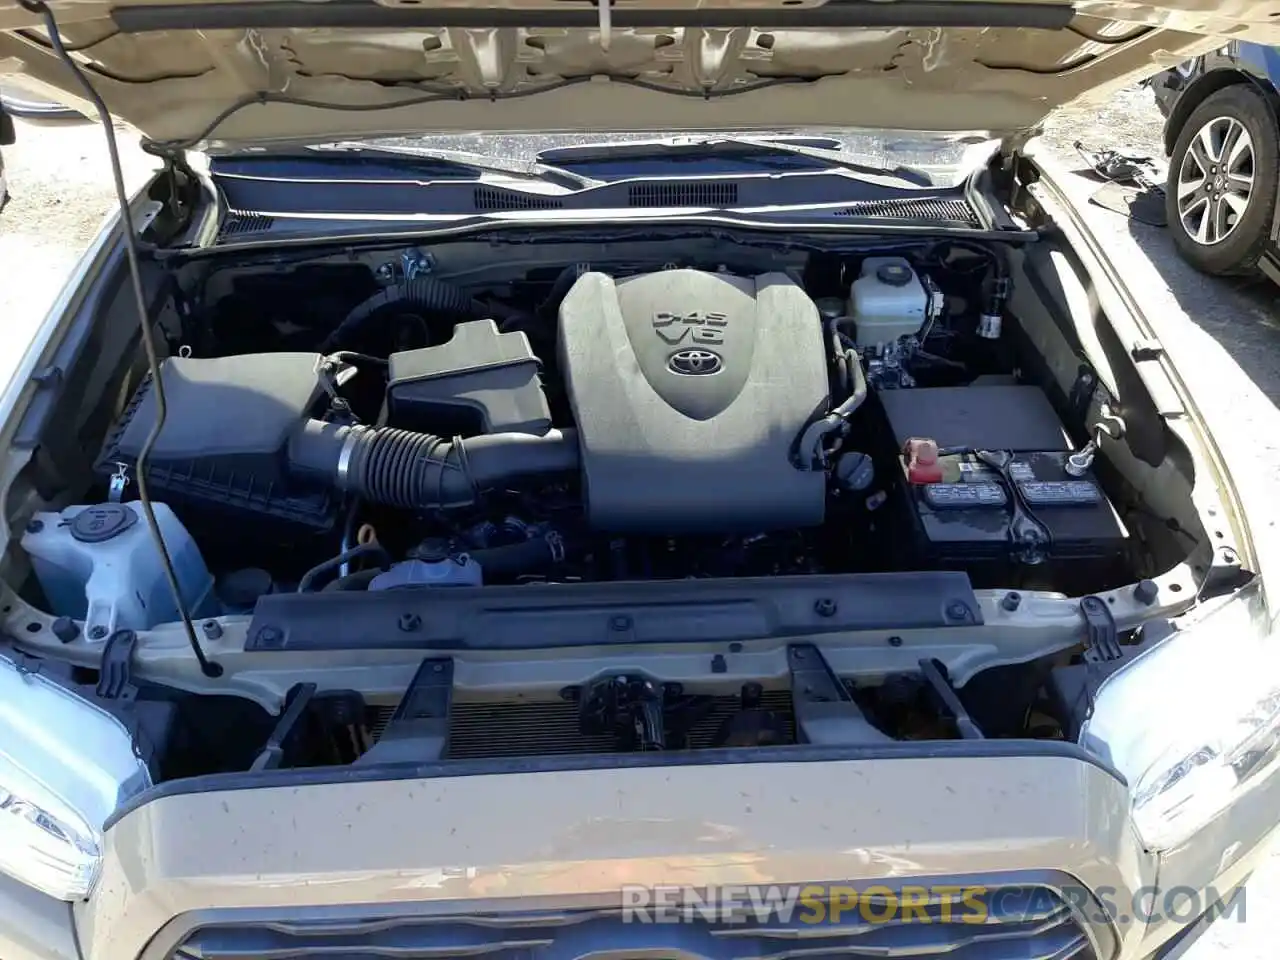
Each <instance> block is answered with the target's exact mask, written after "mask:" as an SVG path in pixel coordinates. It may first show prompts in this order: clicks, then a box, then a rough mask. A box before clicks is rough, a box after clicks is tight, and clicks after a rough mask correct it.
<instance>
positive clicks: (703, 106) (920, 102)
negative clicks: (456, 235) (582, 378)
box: [0, 0, 1280, 149]
mask: <svg viewBox="0 0 1280 960" xmlns="http://www.w3.org/2000/svg"><path fill="white" fill-rule="evenodd" d="M49 5H50V7H52V9H53V12H54V14H55V16H56V17H57V19H58V23H59V24H60V26H61V28H62V29H61V33H62V36H63V39H64V41H65V43H66V44H67V46H68V47H69V48H70V49H71V50H73V51H75V56H76V57H77V58H79V60H80V61H81V63H82V64H83V65H84V66H85V68H86V71H87V73H88V75H89V77H90V78H91V80H92V82H93V83H94V85H95V87H96V88H97V89H98V91H99V92H100V93H101V95H102V97H103V98H104V100H105V101H106V103H107V104H108V106H109V107H110V109H111V111H112V112H113V113H115V114H116V115H118V116H120V117H123V118H125V119H126V120H128V121H130V122H131V123H133V124H134V125H136V126H137V127H138V128H139V129H140V130H141V131H142V132H143V133H144V134H145V135H146V136H147V137H149V138H151V139H152V140H154V141H158V142H161V143H163V144H167V145H168V146H170V147H172V148H175V149H176V148H179V147H183V148H189V147H195V146H199V145H201V144H205V143H210V142H221V143H224V144H236V145H239V144H249V143H263V142H267V141H276V142H278V141H282V140H294V141H308V140H310V141H316V140H326V139H334V138H351V137H365V136H372V135H400V134H415V133H423V132H437V133H438V132H450V131H467V132H474V131H508V132H516V131H539V132H545V131H548V130H563V131H573V130H591V131H601V132H603V131H622V130H664V131H677V130H690V129H698V130H705V129H717V130H729V129H741V130H750V129H771V130H785V129H789V128H801V127H803V128H807V129H814V128H824V127H825V128H848V127H863V128H895V129H899V130H903V129H914V130H931V131H973V132H983V133H992V134H996V135H1009V134H1014V133H1017V132H1019V131H1025V130H1027V129H1033V128H1034V127H1035V126H1036V125H1037V124H1038V123H1039V121H1040V120H1041V119H1042V118H1043V117H1044V116H1045V115H1046V114H1047V113H1048V112H1049V111H1050V110H1052V109H1053V108H1054V107H1056V106H1058V105H1060V104H1062V103H1065V102H1067V101H1070V100H1072V99H1075V98H1076V97H1078V96H1080V95H1081V94H1083V93H1085V92H1086V91H1089V90H1093V89H1096V88H1106V87H1118V86H1120V85H1123V84H1126V83H1130V82H1132V81H1133V80H1135V79H1137V78H1139V77H1142V76H1144V75H1148V74H1151V73H1155V72H1157V71H1159V70H1161V69H1163V68H1165V67H1167V66H1169V65H1171V64H1173V63H1176V62H1178V61H1181V60H1183V59H1185V58H1186V57H1188V56H1192V55H1195V54H1197V53H1200V52H1203V51H1204V50H1205V49H1208V48H1212V47H1213V46H1215V45H1216V44H1218V43H1220V42H1222V40H1221V39H1214V38H1226V37H1231V38H1235V39H1240V38H1241V37H1246V36H1247V37H1248V38H1250V39H1255V40H1260V41H1262V42H1268V43H1276V42H1280V20H1275V19H1272V18H1274V17H1280V0H1233V2H1225V3H1224V2H1220V0H1156V2H1152V3H1140V2H1095V0H1085V2H1077V3H1075V4H1069V3H1056V2H1044V0H1034V2H994V3H993V2H978V0H940V2H934V0H930V2H912V0H898V2H868V0H827V2H822V0H661V2H655V0H613V2H609V0H600V2H599V4H598V5H597V4H595V3H588V2H578V0H381V2H375V0H318V2H317V0H303V2H296V0H242V2H236V0H230V2H228V0H145V2H137V0H134V2H130V3H126V4H118V3H115V2H112V0H49ZM44 23H45V21H44V18H43V16H42V15H41V13H39V12H33V11H32V10H28V9H26V8H24V7H23V6H22V5H21V3H20V0H0V30H3V31H4V32H3V34H0V73H4V72H16V73H23V74H26V75H28V76H29V77H30V78H32V79H33V80H35V81H37V82H38V83H39V84H41V85H47V87H48V88H50V89H51V90H57V91H59V92H60V96H62V97H63V98H64V99H65V100H66V101H67V102H68V103H69V104H71V105H73V106H84V105H85V101H84V100H83V97H82V95H81V91H80V88H79V87H78V86H77V84H76V82H75V80H74V78H73V77H72V76H71V75H70V73H69V72H68V71H67V70H66V69H65V68H64V67H63V66H62V64H61V63H60V62H59V60H58V59H57V57H56V56H55V55H54V53H53V52H52V50H51V49H50V45H49V42H48V34H47V32H46V31H45V29H44Z"/></svg>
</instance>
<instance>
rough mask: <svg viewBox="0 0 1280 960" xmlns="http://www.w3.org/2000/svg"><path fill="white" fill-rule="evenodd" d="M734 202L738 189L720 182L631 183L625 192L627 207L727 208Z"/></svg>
mask: <svg viewBox="0 0 1280 960" xmlns="http://www.w3.org/2000/svg"><path fill="white" fill-rule="evenodd" d="M737 202H738V185H737V184H736V183H725V182H723V181H704V182H700V183H633V184H632V185H631V187H630V189H629V190H628V191H627V205H628V206H631V207H731V206H733V205H734V204H736V203H737Z"/></svg>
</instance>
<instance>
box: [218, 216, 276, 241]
mask: <svg viewBox="0 0 1280 960" xmlns="http://www.w3.org/2000/svg"><path fill="white" fill-rule="evenodd" d="M275 222H276V218H275V217H272V216H268V215H267V214H265V213H254V212H252V211H249V210H230V211H228V212H227V216H226V219H225V220H223V222H222V227H221V229H220V230H219V231H218V242H219V243H221V242H222V241H224V240H226V239H228V238H229V237H238V236H243V235H244V234H248V233H265V232H266V231H268V230H270V229H271V228H272V227H273V226H275Z"/></svg>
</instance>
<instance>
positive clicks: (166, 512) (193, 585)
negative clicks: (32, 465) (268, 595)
mask: <svg viewBox="0 0 1280 960" xmlns="http://www.w3.org/2000/svg"><path fill="white" fill-rule="evenodd" d="M151 506H152V509H154V510H155V514H156V522H157V523H158V524H159V526H160V532H161V535H162V536H163V537H164V542H165V546H166V547H167V548H168V550H169V557H170V559H171V560H172V561H173V567H174V572H175V573H176V574H177V577H178V584H179V586H180V587H181V589H182V596H183V599H184V600H185V601H186V603H187V609H188V610H189V611H190V612H191V615H192V616H193V617H204V616H210V615H212V614H215V613H217V601H216V600H215V598H214V593H213V577H212V576H210V574H209V570H208V568H207V567H205V565H204V559H203V558H202V557H201V556H200V548H199V547H198V546H196V542H195V541H194V540H192V539H191V535H190V534H189V533H187V530H186V528H185V527H184V526H183V525H182V523H181V522H180V521H179V520H178V518H177V517H176V516H174V513H173V511H172V510H170V509H169V507H168V506H166V505H165V504H163V503H153V504H152V505H151ZM22 548H23V549H24V550H26V552H27V555H28V556H29V557H30V558H31V566H32V568H33V569H34V570H35V574H36V579H37V580H39V581H40V587H41V589H42V590H44V595H45V597H46V598H47V599H48V601H49V607H50V609H49V612H50V613H52V614H54V615H55V616H60V617H74V618H76V619H77V620H80V619H82V620H84V636H85V638H86V639H89V640H105V639H106V638H107V637H109V636H111V634H112V633H114V632H115V631H116V630H149V629H150V628H152V627H155V626H158V625H159V624H162V623H170V622H172V621H174V620H177V619H178V609H177V606H176V605H175V604H174V602H173V594H172V593H171V592H170V590H169V582H168V580H167V578H166V577H165V573H164V565H163V563H162V561H161V559H160V551H159V550H158V549H156V545H155V542H154V541H153V540H152V538H151V532H150V530H148V528H147V521H146V515H145V514H144V513H143V511H142V507H141V505H140V504H137V503H101V504H94V505H91V506H75V507H67V508H66V509H65V510H63V511H62V512H61V513H37V514H36V515H35V516H34V517H33V518H32V519H31V522H30V523H28V524H27V532H26V533H25V534H23V537H22Z"/></svg>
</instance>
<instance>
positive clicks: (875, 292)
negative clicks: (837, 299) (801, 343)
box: [849, 257, 929, 349]
mask: <svg viewBox="0 0 1280 960" xmlns="http://www.w3.org/2000/svg"><path fill="white" fill-rule="evenodd" d="M928 305H929V295H928V293H926V291H925V288H924V284H923V283H921V282H920V277H919V276H917V275H916V272H915V271H914V270H913V269H911V264H910V263H908V262H907V261H906V260H904V259H903V258H902V257H867V259H865V260H863V261H862V268H861V270H860V271H859V275H858V279H857V280H855V281H853V285H852V286H851V287H850V288H849V316H851V317H853V319H854V322H855V323H856V324H857V334H856V337H855V342H856V343H857V345H858V348H859V349H867V348H869V347H877V346H880V345H882V344H886V343H893V342H894V341H896V340H897V339H898V338H899V337H909V336H911V335H913V334H917V333H919V332H920V330H921V328H922V327H923V326H924V322H925V316H926V310H927V309H928Z"/></svg>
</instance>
